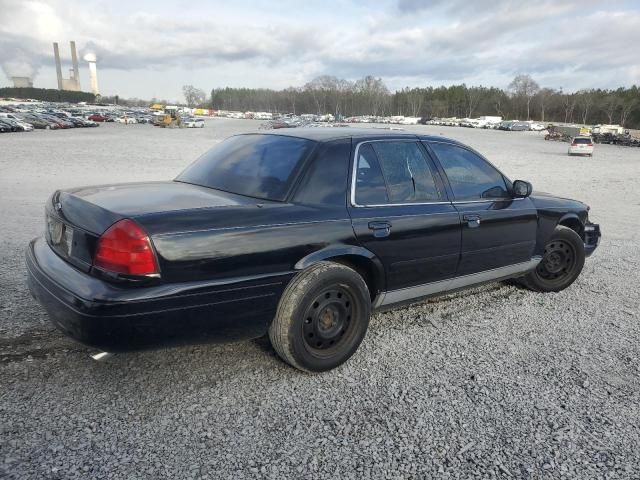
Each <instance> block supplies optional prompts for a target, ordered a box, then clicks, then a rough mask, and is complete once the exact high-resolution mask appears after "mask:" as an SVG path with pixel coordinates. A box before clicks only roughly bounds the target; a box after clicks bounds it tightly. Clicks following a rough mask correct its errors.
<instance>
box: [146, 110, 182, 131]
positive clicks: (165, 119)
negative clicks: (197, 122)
mask: <svg viewBox="0 0 640 480" xmlns="http://www.w3.org/2000/svg"><path fill="white" fill-rule="evenodd" d="M153 124H154V125H155V126H157V127H163V128H167V127H168V128H182V117H181V116H180V113H179V112H178V110H177V109H176V108H165V109H164V113H163V114H161V115H156V116H155V119H154V121H153Z"/></svg>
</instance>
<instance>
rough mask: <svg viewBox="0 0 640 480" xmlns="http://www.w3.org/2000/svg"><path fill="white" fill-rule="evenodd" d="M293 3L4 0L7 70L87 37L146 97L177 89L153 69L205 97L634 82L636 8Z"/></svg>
mask: <svg viewBox="0 0 640 480" xmlns="http://www.w3.org/2000/svg"><path fill="white" fill-rule="evenodd" d="M283 2H285V3H284V4H283V5H282V8H279V9H278V10H277V11H276V10H275V9H272V8H267V7H264V6H262V7H261V5H262V4H261V2H257V3H256V2H255V1H254V2H251V6H249V5H248V4H247V3H245V2H242V1H240V2H236V3H237V4H236V3H225V4H224V5H218V6H211V5H209V4H208V3H198V2H194V3H189V4H180V5H178V4H176V5H173V3H171V4H164V3H154V4H153V5H154V8H153V11H152V12H147V11H142V10H141V8H142V7H140V6H139V5H144V4H143V3H141V4H138V3H137V2H124V1H122V0H111V1H110V2H107V3H103V2H97V1H91V0H84V1H81V0H69V1H66V2H62V1H61V0H53V1H52V2H46V3H45V2H42V1H39V0H0V12H3V13H2V17H0V45H2V46H3V48H2V49H0V63H2V65H3V68H4V70H5V73H6V74H7V75H8V76H9V73H7V72H12V71H24V72H29V71H31V72H33V73H32V74H35V72H37V71H38V68H43V71H48V69H50V68H51V67H52V66H53V52H52V46H51V43H52V42H54V41H58V42H60V46H61V55H62V57H63V60H64V61H67V62H68V60H69V53H68V46H67V45H68V41H69V40H76V42H77V45H78V48H79V52H80V57H81V58H83V56H84V55H85V54H87V53H94V54H95V55H96V56H97V59H98V68H99V70H101V71H102V72H107V73H108V74H109V77H108V78H109V79H117V78H123V79H126V78H127V77H128V76H129V77H130V78H131V79H134V78H135V80H132V81H131V82H127V81H125V80H123V81H122V82H121V84H122V85H125V88H126V89H127V90H131V91H133V90H134V89H135V92H136V93H135V94H136V95H138V96H143V95H145V93H144V92H145V89H149V88H150V84H151V85H156V84H157V85H165V84H166V81H165V82H164V83H163V82H162V81H161V80H160V77H162V75H157V76H155V77H154V76H151V77H149V75H148V73H147V74H146V76H145V75H143V74H140V73H138V74H137V77H135V75H134V72H149V71H151V72H166V74H167V75H166V76H165V77H166V78H175V79H178V80H176V81H181V80H180V79H182V78H185V77H187V83H193V84H195V85H201V86H202V87H204V88H207V89H208V88H211V87H214V86H215V87H219V86H224V84H227V85H232V86H245V85H248V86H258V85H259V86H264V87H275V88H281V87H283V86H287V85H292V84H302V83H304V82H306V81H308V80H310V79H311V78H313V76H316V75H322V74H327V75H335V76H339V77H344V78H348V79H350V80H354V79H357V78H360V77H362V76H364V75H367V74H371V75H375V76H381V77H383V79H384V80H385V81H386V82H387V84H388V85H389V86H391V87H392V88H393V87H395V86H405V85H428V84H439V83H463V82H465V83H467V84H478V83H483V84H485V85H488V84H491V85H496V86H505V85H507V84H508V83H509V82H510V81H511V79H512V78H513V75H515V74H516V73H518V72H525V73H531V74H532V75H534V77H535V78H536V79H537V80H538V81H539V83H541V84H542V85H544V86H546V85H545V84H544V82H545V80H546V79H548V80H549V81H550V82H553V84H549V85H548V86H551V87H558V86H559V85H558V83H559V82H561V83H560V84H561V85H563V86H564V87H565V89H571V88H573V87H575V88H583V87H584V86H585V84H586V83H589V82H591V84H592V86H594V87H615V86H618V85H614V84H612V82H617V83H618V84H622V85H628V84H630V83H633V82H634V81H637V71H638V68H639V63H640V60H639V58H638V56H637V54H636V53H635V51H634V48H633V46H634V45H638V44H640V36H639V32H640V29H638V28H637V25H640V8H639V7H638V6H636V7H634V6H633V4H630V3H613V4H607V6H606V8H605V7H603V6H602V4H601V3H599V2H596V1H595V0H580V1H577V0H576V1H566V2H557V1H552V0H540V1H538V2H537V3H519V4H516V3H514V2H509V1H503V0H493V1H488V0H478V1H474V2H467V1H463V0H449V1H444V0H433V1H418V0H398V1H397V2H392V3H380V4H379V5H377V6H376V8H375V9H372V8H369V7H368V4H366V3H363V2H361V1H359V0H326V1H325V2H323V4H322V7H320V6H317V5H316V6H313V5H312V4H304V6H300V4H298V3H297V2H293V3H290V2H289V0H283ZM97 12H99V13H97ZM578 26H579V28H577V27H578ZM81 63H84V62H81ZM211 72H214V74H213V76H212V73H211ZM169 74H170V75H169ZM143 77H144V78H145V81H140V78H143ZM150 78H152V79H154V80H153V82H150V81H149V79H150ZM261 81H262V82H264V83H260V82H261ZM106 85H107V86H106V87H105V88H107V89H108V88H109V87H108V83H107V84H106ZM587 86H588V85H587ZM179 87H180V86H179V85H177V86H176V91H177V90H179ZM114 88H115V87H114ZM119 88H120V87H119ZM162 88H165V87H164V86H163V87H162ZM119 93H121V94H123V95H127V92H126V91H122V92H119ZM154 93H155V94H157V95H165V93H163V92H161V91H158V90H154ZM168 94H170V92H169V93H167V95H168Z"/></svg>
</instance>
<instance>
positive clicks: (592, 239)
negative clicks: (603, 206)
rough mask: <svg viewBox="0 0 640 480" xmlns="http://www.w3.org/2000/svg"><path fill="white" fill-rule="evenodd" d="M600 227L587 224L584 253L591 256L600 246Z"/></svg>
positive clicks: (595, 224) (594, 224)
mask: <svg viewBox="0 0 640 480" xmlns="http://www.w3.org/2000/svg"><path fill="white" fill-rule="evenodd" d="M601 237H602V234H601V233H600V225H598V224H597V223H587V224H586V225H585V226H584V253H585V255H586V256H587V257H588V256H590V255H591V254H592V253H593V252H594V251H595V250H596V248H598V245H599V244H600V238H601Z"/></svg>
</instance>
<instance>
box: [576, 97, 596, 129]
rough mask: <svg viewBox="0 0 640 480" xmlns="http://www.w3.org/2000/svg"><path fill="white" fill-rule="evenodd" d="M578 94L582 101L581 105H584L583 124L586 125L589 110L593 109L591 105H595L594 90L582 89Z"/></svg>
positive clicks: (579, 99)
mask: <svg viewBox="0 0 640 480" xmlns="http://www.w3.org/2000/svg"><path fill="white" fill-rule="evenodd" d="M576 95H577V97H578V101H579V102H580V106H581V107H582V124H583V125H586V123H587V118H588V117H589V110H590V109H591V105H593V100H594V94H593V90H580V91H578V93H577V94H576Z"/></svg>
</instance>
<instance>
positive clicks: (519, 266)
mask: <svg viewBox="0 0 640 480" xmlns="http://www.w3.org/2000/svg"><path fill="white" fill-rule="evenodd" d="M541 260H542V257H538V256H537V257H532V258H531V260H529V261H527V262H522V263H516V264H514V265H507V266H506V267H500V268H494V269H492V270H485V271H484V272H479V273H472V274H470V275H464V276H461V277H454V278H449V279H447V280H441V281H439V282H432V283H427V284H424V285H417V286H415V287H408V288H402V289H399V290H391V291H389V292H382V293H381V294H380V295H379V296H378V298H377V299H376V302H375V304H374V305H373V306H374V308H377V307H381V306H383V305H389V304H392V303H399V302H404V301H407V300H411V299H414V298H422V297H428V296H430V295H435V294H438V293H444V292H447V291H450V290H457V289H458V288H464V287H469V286H471V285H475V284H479V283H484V282H490V281H492V280H498V279H500V278H507V277H511V276H514V275H519V274H522V273H526V272H528V271H530V270H533V269H534V268H536V267H537V266H538V264H539V263H540V261H541Z"/></svg>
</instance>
